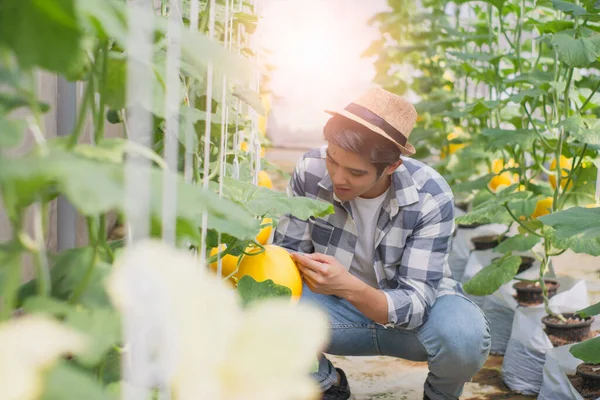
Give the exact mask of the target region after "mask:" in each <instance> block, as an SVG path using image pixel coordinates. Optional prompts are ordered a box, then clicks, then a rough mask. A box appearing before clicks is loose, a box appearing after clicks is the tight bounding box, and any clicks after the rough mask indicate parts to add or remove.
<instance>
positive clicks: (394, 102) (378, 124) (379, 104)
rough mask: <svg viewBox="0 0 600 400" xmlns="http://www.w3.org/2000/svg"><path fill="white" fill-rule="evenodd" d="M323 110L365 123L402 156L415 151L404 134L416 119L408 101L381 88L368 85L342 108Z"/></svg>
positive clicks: (364, 124)
mask: <svg viewBox="0 0 600 400" xmlns="http://www.w3.org/2000/svg"><path fill="white" fill-rule="evenodd" d="M326 112H327V113H329V114H332V115H336V114H338V115H342V116H344V117H346V118H348V119H351V120H352V121H355V122H358V123H359V124H361V125H363V126H366V127H367V128H369V129H370V130H372V131H373V132H375V133H378V134H380V135H381V136H383V137H385V138H387V139H389V140H391V141H392V142H393V143H394V144H395V145H396V146H398V148H399V149H400V151H402V154H404V155H407V156H410V155H413V154H415V148H414V147H413V145H412V144H410V143H408V137H409V136H410V132H411V131H412V129H413V127H414V126H415V122H416V121H417V111H416V110H415V107H414V106H413V105H412V104H411V103H409V102H408V101H406V100H404V99H403V98H402V97H400V96H398V95H395V94H393V93H391V92H388V91H387V90H384V89H381V88H372V89H369V90H368V91H367V92H366V93H365V94H363V95H362V96H360V97H359V98H358V99H356V100H355V101H354V102H352V103H350V104H348V105H347V106H346V107H345V108H344V109H343V110H341V111H326Z"/></svg>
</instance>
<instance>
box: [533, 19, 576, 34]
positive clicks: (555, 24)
mask: <svg viewBox="0 0 600 400" xmlns="http://www.w3.org/2000/svg"><path fill="white" fill-rule="evenodd" d="M532 21H533V25H534V26H536V27H537V29H539V31H540V33H541V34H544V33H557V32H561V31H566V30H568V29H573V26H574V23H573V21H556V20H555V21H548V22H544V23H543V24H539V23H538V21H535V20H532Z"/></svg>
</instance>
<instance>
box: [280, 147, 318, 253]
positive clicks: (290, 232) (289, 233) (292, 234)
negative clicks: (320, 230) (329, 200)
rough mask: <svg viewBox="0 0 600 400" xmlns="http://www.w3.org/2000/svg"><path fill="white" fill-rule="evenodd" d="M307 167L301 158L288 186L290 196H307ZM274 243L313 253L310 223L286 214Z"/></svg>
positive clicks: (292, 249)
mask: <svg viewBox="0 0 600 400" xmlns="http://www.w3.org/2000/svg"><path fill="white" fill-rule="evenodd" d="M305 169H306V161H305V159H304V158H303V159H301V160H300V161H299V162H298V164H297V165H296V168H295V169H294V172H293V174H292V178H291V179H290V183H289V185H288V188H287V194H288V196H305V195H306V193H305V179H304V177H305V172H306V171H305ZM273 244H276V245H278V246H281V247H283V248H285V249H287V250H290V251H297V252H301V253H313V252H314V248H313V243H312V240H311V237H310V229H309V223H308V221H306V220H301V219H298V218H296V217H294V216H293V215H289V214H287V215H284V216H282V217H281V218H280V219H279V223H278V224H277V228H276V229H275V233H274V235H273Z"/></svg>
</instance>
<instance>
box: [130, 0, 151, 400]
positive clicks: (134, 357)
mask: <svg viewBox="0 0 600 400" xmlns="http://www.w3.org/2000/svg"><path fill="white" fill-rule="evenodd" d="M152 12H153V10H152V2H151V1H149V0H133V1H130V2H129V7H128V14H127V19H128V26H129V34H128V37H127V44H126V47H127V50H128V51H127V57H128V58H127V89H126V90H127V92H126V95H127V104H135V105H136V106H132V107H130V109H129V110H128V117H129V118H128V120H127V123H128V128H129V139H130V140H132V141H133V142H135V143H137V144H139V145H140V146H145V147H150V144H151V137H152V136H151V134H152V120H151V116H150V113H149V112H148V111H147V110H144V109H143V108H142V107H141V106H139V104H142V103H143V102H144V101H145V100H146V99H148V98H151V96H153V94H154V91H153V87H152V83H153V81H154V80H153V79H152V71H151V69H150V67H149V66H150V65H152V56H153V30H154V29H153V26H152V18H148V14H151V13H152ZM149 166H150V163H149V161H148V160H146V159H145V158H143V157H139V156H135V155H132V156H131V157H127V160H126V162H125V215H126V220H127V223H128V232H129V233H130V234H129V235H128V236H127V245H128V246H131V245H132V244H133V243H136V242H138V241H140V240H142V239H144V238H147V237H148V235H149V231H150V223H149V221H150V218H149V216H150V204H149V200H150V174H149ZM145 328H146V325H145V324H144V323H143V321H140V320H137V319H135V318H128V316H124V318H123V333H124V342H125V344H126V348H127V351H126V352H125V353H124V357H123V359H122V371H123V379H124V381H125V382H126V383H127V384H125V385H122V388H123V389H122V393H123V397H122V398H123V399H125V400H146V399H147V398H148V394H149V393H150V391H149V387H150V385H151V384H152V380H153V370H154V368H153V365H152V362H151V357H150V353H151V351H152V350H153V347H152V345H153V344H155V342H156V340H157V338H156V337H154V335H147V336H146V339H147V340H140V337H142V336H143V333H142V332H143V331H144V330H145Z"/></svg>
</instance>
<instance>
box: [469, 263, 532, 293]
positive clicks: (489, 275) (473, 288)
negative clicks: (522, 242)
mask: <svg viewBox="0 0 600 400" xmlns="http://www.w3.org/2000/svg"><path fill="white" fill-rule="evenodd" d="M520 265H521V257H519V256H504V257H501V258H499V259H497V260H495V261H494V262H492V263H491V264H490V265H488V266H487V267H485V268H484V269H482V270H481V271H479V272H478V273H477V274H475V276H474V277H473V278H471V280H469V281H468V282H467V283H465V285H464V289H465V291H466V292H467V293H469V294H471V295H474V296H487V295H490V294H492V293H494V292H495V291H496V290H498V289H499V288H500V286H502V285H504V284H505V283H508V282H510V281H511V280H512V279H513V278H514V277H515V275H516V274H517V271H518V270H519V266H520Z"/></svg>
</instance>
